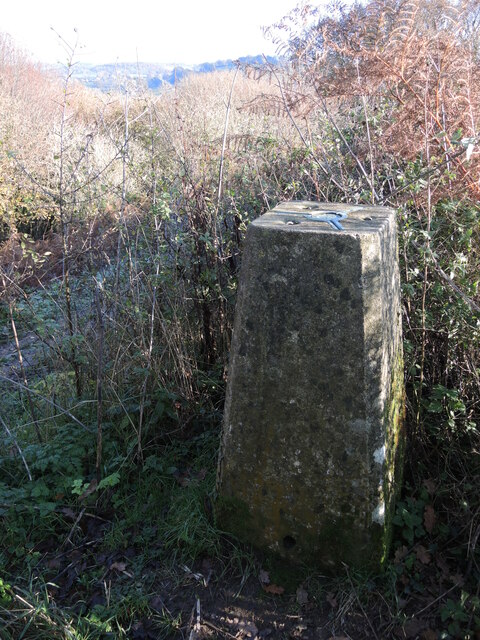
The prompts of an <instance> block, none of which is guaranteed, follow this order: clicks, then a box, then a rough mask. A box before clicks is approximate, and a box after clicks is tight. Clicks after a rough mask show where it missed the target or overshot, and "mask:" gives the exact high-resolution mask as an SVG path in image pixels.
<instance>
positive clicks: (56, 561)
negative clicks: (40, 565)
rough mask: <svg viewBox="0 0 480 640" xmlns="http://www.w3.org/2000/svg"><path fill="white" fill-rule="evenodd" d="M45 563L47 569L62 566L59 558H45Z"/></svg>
mask: <svg viewBox="0 0 480 640" xmlns="http://www.w3.org/2000/svg"><path fill="white" fill-rule="evenodd" d="M46 565H47V567H48V568H49V569H59V568H60V567H61V566H62V561H61V560H60V558H50V560H47V562H46Z"/></svg>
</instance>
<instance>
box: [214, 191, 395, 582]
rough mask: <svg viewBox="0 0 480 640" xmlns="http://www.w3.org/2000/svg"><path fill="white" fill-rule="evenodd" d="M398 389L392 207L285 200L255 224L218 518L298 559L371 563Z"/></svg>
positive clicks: (236, 343)
mask: <svg viewBox="0 0 480 640" xmlns="http://www.w3.org/2000/svg"><path fill="white" fill-rule="evenodd" d="M329 212H330V213H329ZM344 216H346V217H344ZM403 393H404V391H403V367H402V336H401V312H400V290H399V274H398V262H397V245H396V225H395V213H394V211H392V210H391V209H388V208H384V207H369V206H353V205H352V206H349V205H342V204H322V203H313V202H291V203H283V204H281V205H279V206H277V207H276V208H275V209H273V210H272V211H270V212H269V213H267V214H265V215H263V216H261V217H260V218H258V219H257V220H255V221H254V222H252V223H251V224H250V226H249V228H248V232H247V239H246V244H245V251H244V256H243V264H242V272H241V277H240V284H239V292H238V300H237V308H236V317H235V324H234V335H233V342H232V349H231V356H230V368H229V376H228V384H227V398H226V404H225V417H224V430H223V436H222V445H221V452H220V460H219V469H218V483H217V490H218V498H217V519H218V524H219V525H220V526H221V527H224V529H225V530H227V531H230V532H232V533H234V534H235V535H237V536H238V537H239V538H241V539H242V540H245V541H249V542H251V543H252V544H253V545H255V546H257V547H259V548H263V549H266V550H269V551H272V552H274V553H275V554H278V555H280V556H283V557H284V558H287V559H289V560H291V561H294V562H305V563H308V564H309V565H311V564H314V565H315V566H318V567H319V568H323V569H327V570H328V569H332V570H334V569H335V567H338V566H340V565H341V563H342V562H345V563H347V564H349V565H351V566H357V567H361V566H367V567H371V568H374V569H375V568H379V567H380V566H381V564H382V562H383V560H384V557H385V555H386V553H387V550H388V546H389V538H390V532H391V519H392V516H393V514H392V510H393V503H394V496H395V492H396V488H397V486H398V484H399V477H400V474H401V453H402V448H403V447H402V418H403Z"/></svg>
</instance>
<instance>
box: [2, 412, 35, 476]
mask: <svg viewBox="0 0 480 640" xmlns="http://www.w3.org/2000/svg"><path fill="white" fill-rule="evenodd" d="M0 422H1V423H2V426H3V428H4V429H5V431H6V432H7V433H8V435H9V436H10V438H11V439H12V440H13V443H14V445H15V446H16V447H17V451H18V453H19V455H20V457H21V458H22V460H23V464H24V465H25V469H26V470H27V474H28V479H29V480H30V482H32V481H33V478H32V474H31V473H30V469H29V468H28V464H27V461H26V460H25V456H24V455H23V451H22V450H21V449H20V445H19V444H18V442H17V439H16V438H15V436H14V435H13V433H12V432H11V431H10V429H9V428H8V427H7V425H6V424H5V421H4V420H3V418H2V416H0Z"/></svg>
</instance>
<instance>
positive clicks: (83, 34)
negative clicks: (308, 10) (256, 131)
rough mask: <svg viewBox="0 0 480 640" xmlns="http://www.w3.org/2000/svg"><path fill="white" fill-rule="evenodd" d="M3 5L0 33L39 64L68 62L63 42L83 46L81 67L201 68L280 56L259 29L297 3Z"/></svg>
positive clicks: (71, 1)
mask: <svg viewBox="0 0 480 640" xmlns="http://www.w3.org/2000/svg"><path fill="white" fill-rule="evenodd" d="M1 4H2V7H1V11H0V31H2V32H6V33H9V34H10V35H11V36H12V38H13V39H14V41H15V43H16V44H17V46H19V48H21V49H23V50H25V51H27V52H28V53H30V54H31V56H32V58H33V59H34V60H36V61H38V62H42V63H46V64H55V63H58V62H65V60H66V54H65V51H64V49H63V48H62V45H61V41H60V38H59V36H61V38H63V39H64V40H65V41H66V42H68V43H69V44H70V45H74V44H75V43H76V42H77V40H78V47H77V53H76V60H78V61H81V62H94V63H105V62H135V61H137V60H138V61H139V62H159V63H169V62H175V63H179V64H182V63H183V64H197V63H200V62H214V61H216V60H221V59H227V58H230V59H235V58H238V57H240V56H245V55H257V54H260V53H264V54H267V55H268V54H273V53H275V47H274V45H273V44H272V43H271V42H269V41H268V40H265V38H264V37H263V34H262V30H261V27H262V26H269V25H271V24H273V23H275V22H277V21H278V20H279V19H280V18H282V17H283V16H284V15H285V14H287V13H289V12H290V11H291V10H292V9H293V8H294V7H295V6H297V4H298V0H197V1H195V0H130V1H129V2H126V1H125V0H3V1H2V3H1ZM312 4H316V3H315V2H312ZM317 4H318V3H317ZM52 28H53V29H54V30H55V31H53V30H52ZM55 32H56V33H55ZM56 34H59V35H56Z"/></svg>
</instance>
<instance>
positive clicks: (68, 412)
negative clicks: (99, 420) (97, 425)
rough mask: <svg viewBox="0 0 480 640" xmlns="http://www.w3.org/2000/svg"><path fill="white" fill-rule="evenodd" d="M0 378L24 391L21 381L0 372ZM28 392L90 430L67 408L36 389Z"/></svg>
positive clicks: (90, 430) (88, 428)
mask: <svg viewBox="0 0 480 640" xmlns="http://www.w3.org/2000/svg"><path fill="white" fill-rule="evenodd" d="M0 380H5V382H9V383H10V384H13V385H14V386H15V387H19V388H20V389H23V390H24V391H25V390H26V389H27V388H26V387H25V385H23V384H22V383H21V382H17V381H16V380H12V379H11V378H8V377H7V376H4V375H2V374H1V373H0ZM30 393H34V394H35V395H37V396H39V397H40V398H42V400H43V401H44V402H47V403H48V404H50V405H52V407H55V409H58V410H59V411H60V415H66V416H68V417H69V418H71V419H72V420H73V421H74V422H76V423H77V424H78V425H79V426H80V427H82V428H83V429H85V430H86V431H89V432H92V429H90V427H87V426H86V425H84V424H83V422H81V421H80V420H79V419H78V418H76V417H75V416H74V415H73V414H72V413H70V411H68V410H67V409H64V408H63V407H60V405H58V404H57V403H56V402H54V401H53V400H50V399H49V398H46V397H45V396H44V395H42V394H41V393H39V392H38V391H35V390H34V389H30ZM80 404H86V401H84V402H81V403H80Z"/></svg>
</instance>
